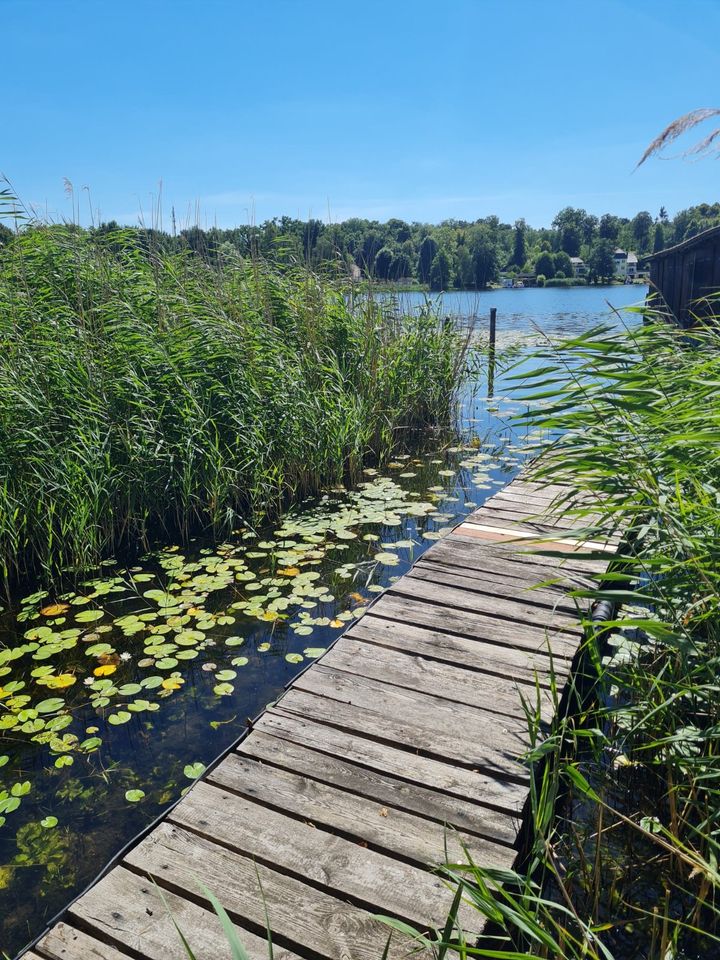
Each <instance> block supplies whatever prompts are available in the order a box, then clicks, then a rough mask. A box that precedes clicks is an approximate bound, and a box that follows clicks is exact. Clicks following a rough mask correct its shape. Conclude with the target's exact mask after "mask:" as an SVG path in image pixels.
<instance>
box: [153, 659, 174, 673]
mask: <svg viewBox="0 0 720 960" xmlns="http://www.w3.org/2000/svg"><path fill="white" fill-rule="evenodd" d="M177 665H178V662H177V659H176V658H175V657H162V658H161V659H160V660H158V661H156V663H155V666H156V667H157V668H158V670H172V669H173V667H176V666H177Z"/></svg>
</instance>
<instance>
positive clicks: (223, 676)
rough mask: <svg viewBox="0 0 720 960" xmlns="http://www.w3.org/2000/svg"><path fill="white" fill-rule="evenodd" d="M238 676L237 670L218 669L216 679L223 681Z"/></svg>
mask: <svg viewBox="0 0 720 960" xmlns="http://www.w3.org/2000/svg"><path fill="white" fill-rule="evenodd" d="M236 676H237V673H236V672H235V670H218V672H217V673H216V674H215V679H216V680H221V681H226V680H234V679H235V677H236Z"/></svg>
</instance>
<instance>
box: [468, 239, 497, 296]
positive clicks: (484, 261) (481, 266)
mask: <svg viewBox="0 0 720 960" xmlns="http://www.w3.org/2000/svg"><path fill="white" fill-rule="evenodd" d="M472 265H473V280H474V281H475V286H476V287H478V288H479V289H480V290H484V289H485V288H486V287H487V285H488V284H489V283H491V282H492V281H493V280H496V279H497V275H498V251H497V247H496V246H495V244H494V243H493V242H492V240H491V239H490V237H489V236H487V235H485V236H483V235H481V236H479V237H477V239H476V240H475V242H474V243H473V245H472Z"/></svg>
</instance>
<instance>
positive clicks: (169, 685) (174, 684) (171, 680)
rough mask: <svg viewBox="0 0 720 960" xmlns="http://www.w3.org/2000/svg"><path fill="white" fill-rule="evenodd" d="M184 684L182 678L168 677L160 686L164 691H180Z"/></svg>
mask: <svg viewBox="0 0 720 960" xmlns="http://www.w3.org/2000/svg"><path fill="white" fill-rule="evenodd" d="M184 682H185V681H184V680H182V679H181V678H180V677H166V679H165V680H163V681H162V683H161V684H160V685H161V687H162V688H163V690H179V689H180V687H181V686H182V685H183V683H184Z"/></svg>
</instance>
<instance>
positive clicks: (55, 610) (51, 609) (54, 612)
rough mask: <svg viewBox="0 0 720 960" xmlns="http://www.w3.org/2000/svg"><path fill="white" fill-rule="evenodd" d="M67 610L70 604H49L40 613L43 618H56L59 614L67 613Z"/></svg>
mask: <svg viewBox="0 0 720 960" xmlns="http://www.w3.org/2000/svg"><path fill="white" fill-rule="evenodd" d="M69 609H70V604H68V603H51V604H49V605H48V606H47V607H43V608H42V609H41V610H40V613H41V614H42V615H43V616H44V617H57V616H59V615H60V614H61V613H67V611H68V610H69Z"/></svg>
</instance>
